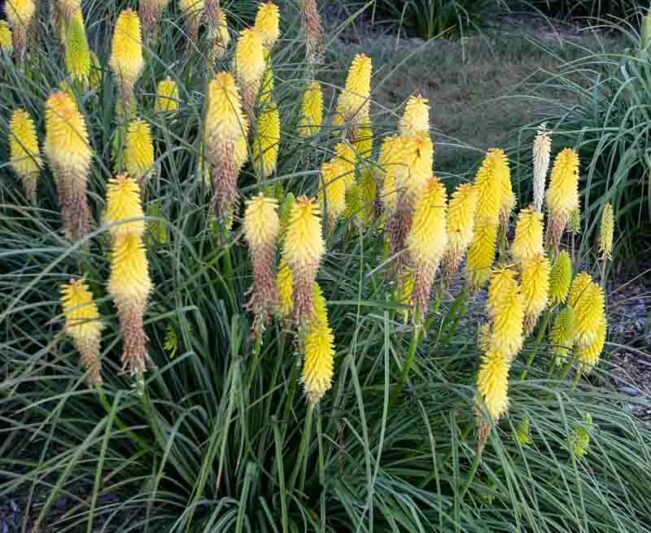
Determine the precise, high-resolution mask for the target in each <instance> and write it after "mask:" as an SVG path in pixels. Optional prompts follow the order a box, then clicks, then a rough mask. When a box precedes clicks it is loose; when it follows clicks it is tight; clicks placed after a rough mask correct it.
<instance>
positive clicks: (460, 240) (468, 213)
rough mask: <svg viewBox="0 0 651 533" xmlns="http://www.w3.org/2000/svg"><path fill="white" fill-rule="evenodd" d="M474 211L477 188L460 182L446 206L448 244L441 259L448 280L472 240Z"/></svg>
mask: <svg viewBox="0 0 651 533" xmlns="http://www.w3.org/2000/svg"><path fill="white" fill-rule="evenodd" d="M476 211H477V188H476V187H475V186H474V185H472V184H470V183H462V184H460V185H459V186H458V187H457V188H456V190H455V191H454V193H452V198H451V199H450V205H449V207H448V218H447V234H448V245H447V248H446V250H445V256H444V259H443V264H444V267H445V276H446V278H447V279H448V281H449V280H450V278H451V277H452V276H453V275H454V274H455V273H456V272H457V270H458V269H459V264H460V263H461V260H462V259H463V256H464V255H465V253H466V251H467V250H468V247H469V246H470V243H471V242H472V237H473V234H474V229H475V212H476Z"/></svg>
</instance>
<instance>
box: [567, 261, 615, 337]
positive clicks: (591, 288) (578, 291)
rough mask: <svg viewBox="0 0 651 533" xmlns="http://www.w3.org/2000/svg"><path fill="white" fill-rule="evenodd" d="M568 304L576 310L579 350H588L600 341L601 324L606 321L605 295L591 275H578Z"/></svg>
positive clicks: (573, 283) (576, 332) (575, 333)
mask: <svg viewBox="0 0 651 533" xmlns="http://www.w3.org/2000/svg"><path fill="white" fill-rule="evenodd" d="M568 303H569V305H571V306H572V307H573V308H574V312H575V314H576V322H575V327H574V341H575V342H576V344H577V347H578V348H580V349H581V348H587V347H589V346H591V345H593V343H594V342H595V341H597V340H598V335H599V333H600V325H601V322H603V321H605V316H606V315H605V311H604V305H605V298H604V293H603V291H602V289H601V287H599V285H597V284H596V283H595V282H594V281H592V278H591V277H590V275H589V274H586V273H585V272H583V273H581V274H578V275H577V277H576V278H574V281H573V282H572V286H571V287H570V294H569V296H568Z"/></svg>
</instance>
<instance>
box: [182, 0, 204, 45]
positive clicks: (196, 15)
mask: <svg viewBox="0 0 651 533" xmlns="http://www.w3.org/2000/svg"><path fill="white" fill-rule="evenodd" d="M204 7H205V5H204V0H179V10H180V11H181V13H182V14H183V17H185V32H186V34H187V37H188V44H189V45H190V46H192V45H194V44H195V43H196V42H197V39H198V38H199V24H200V23H201V15H202V14H203V10H204Z"/></svg>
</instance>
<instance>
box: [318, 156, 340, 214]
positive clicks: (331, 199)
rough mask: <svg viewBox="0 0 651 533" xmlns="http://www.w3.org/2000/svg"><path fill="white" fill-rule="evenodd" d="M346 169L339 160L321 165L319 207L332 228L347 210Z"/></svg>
mask: <svg viewBox="0 0 651 533" xmlns="http://www.w3.org/2000/svg"><path fill="white" fill-rule="evenodd" d="M344 173H345V169H344V167H343V165H342V164H341V163H340V162H339V161H338V160H337V159H332V160H331V161H325V162H324V163H323V164H322V165H321V177H320V179H319V187H318V189H319V192H318V197H319V205H320V206H322V207H321V208H322V210H323V212H324V213H326V215H327V217H328V224H329V226H330V227H331V226H332V224H333V223H334V222H335V220H337V219H338V218H339V217H340V216H341V215H342V214H343V213H344V211H345V210H346V179H345V174H344Z"/></svg>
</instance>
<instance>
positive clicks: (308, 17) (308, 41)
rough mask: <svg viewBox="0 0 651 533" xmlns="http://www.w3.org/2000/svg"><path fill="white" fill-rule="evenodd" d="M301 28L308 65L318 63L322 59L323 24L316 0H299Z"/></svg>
mask: <svg viewBox="0 0 651 533" xmlns="http://www.w3.org/2000/svg"><path fill="white" fill-rule="evenodd" d="M301 28H302V29H303V35H304V37H305V56H306V59H307V63H308V65H315V64H317V63H320V62H321V61H322V59H323V25H322V24H321V16H320V15H319V10H318V8H317V5H316V0H301Z"/></svg>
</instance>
